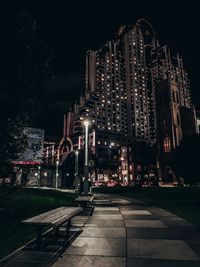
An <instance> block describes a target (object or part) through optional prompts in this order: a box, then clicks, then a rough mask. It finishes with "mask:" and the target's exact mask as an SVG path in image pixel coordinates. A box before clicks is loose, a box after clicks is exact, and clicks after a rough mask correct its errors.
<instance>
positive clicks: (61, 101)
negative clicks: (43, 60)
mask: <svg viewBox="0 0 200 267" xmlns="http://www.w3.org/2000/svg"><path fill="white" fill-rule="evenodd" d="M25 2H26V1H25ZM195 2H197V1H187V4H184V3H183V1H180V2H178V1H175V0H174V1H153V0H151V1H150V0H149V1H138V0H137V1H124V0H123V1H108V0H107V1H105V2H104V1H99V0H98V1H97V0H96V1H95V0H93V1H73V2H70V1H68V0H65V1H61V0H48V1H46V0H32V1H29V3H30V4H29V8H28V9H29V12H30V13H31V15H32V16H33V18H34V19H35V20H36V21H37V24H38V34H39V36H40V38H42V39H43V40H45V41H46V42H48V43H49V45H50V46H51V47H52V48H53V50H54V53H55V57H56V58H55V62H53V65H52V67H53V70H54V72H55V76H56V77H55V79H54V80H52V81H49V82H48V84H47V85H46V100H45V103H44V105H43V113H42V114H41V117H40V119H39V121H38V126H40V127H43V128H45V130H46V133H47V135H57V136H60V135H61V134H62V122H63V113H64V112H65V111H66V110H67V108H68V106H69V104H70V103H73V99H75V98H77V97H78V96H79V95H80V93H81V92H82V91H83V90H84V69H85V54H86V51H87V50H88V49H96V48H98V47H99V46H100V45H101V44H104V43H105V42H106V41H108V40H111V39H112V38H113V37H114V33H115V32H116V30H117V29H118V27H119V26H120V25H121V24H134V23H135V22H136V20H137V19H138V18H141V17H143V18H146V19H147V20H149V21H150V22H151V24H152V25H153V27H154V29H155V31H156V34H157V37H158V39H159V41H160V44H168V45H169V46H170V47H171V50H172V51H173V52H174V53H176V52H179V53H180V54H181V55H182V56H183V59H184V63H185V68H186V70H187V71H188V73H189V76H190V79H191V85H192V88H191V89H192V95H193V99H194V102H195V105H197V106H199V107H200V92H199V88H198V87H199V86H198V81H197V79H198V78H197V77H198V75H199V73H197V72H199V67H198V65H199V64H197V56H198V53H197V51H199V48H197V46H199V44H198V34H199V29H198V23H197V13H198V10H199V8H198V6H197V4H195ZM80 3H82V4H80ZM158 3H159V4H158Z"/></svg>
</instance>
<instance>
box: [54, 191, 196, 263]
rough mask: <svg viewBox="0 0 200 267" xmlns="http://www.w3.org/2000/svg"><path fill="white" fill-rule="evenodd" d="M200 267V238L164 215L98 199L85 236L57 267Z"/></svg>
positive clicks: (125, 201)
mask: <svg viewBox="0 0 200 267" xmlns="http://www.w3.org/2000/svg"><path fill="white" fill-rule="evenodd" d="M64 266H70V267H112V266H114V267H132V266H134V267H147V266H148V267H158V266H159V267H189V266H190V267H191V266H192V267H197V266H198V267H199V266H200V232H199V231H198V230H197V229H196V228H195V227H194V226H193V225H192V224H191V223H189V222H187V221H186V220H184V219H182V218H179V217H177V216H176V215H174V214H172V213H170V212H167V211H165V210H163V209H160V208H156V207H151V206H148V205H145V203H142V202H139V201H134V200H130V199H128V198H122V197H119V198H118V197H117V196H111V195H105V194H98V195H96V196H95V209H94V212H93V215H92V216H91V218H90V219H89V220H88V222H87V224H86V225H85V227H84V228H83V231H82V232H81V234H80V235H79V236H78V237H77V238H76V239H75V240H74V242H73V243H72V244H71V245H70V246H69V247H68V249H67V250H66V251H65V252H64V253H63V254H62V255H61V257H60V258H59V259H58V260H57V261H56V262H55V263H54V265H53V267H64Z"/></svg>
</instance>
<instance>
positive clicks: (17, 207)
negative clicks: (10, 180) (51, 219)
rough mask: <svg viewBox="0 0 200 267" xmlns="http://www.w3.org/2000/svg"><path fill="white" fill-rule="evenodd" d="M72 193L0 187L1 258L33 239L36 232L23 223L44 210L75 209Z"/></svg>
mask: <svg viewBox="0 0 200 267" xmlns="http://www.w3.org/2000/svg"><path fill="white" fill-rule="evenodd" d="M75 197H76V195H75V194H73V193H66V192H59V191H58V192H56V191H54V190H41V189H23V188H21V189H20V188H13V187H8V186H6V187H5V186H0V218H1V219H0V240H1V242H0V258H2V257H4V256H6V255H8V254H9V253H11V252H12V251H13V250H15V249H16V248H18V247H20V246H22V245H23V244H25V243H26V242H27V241H29V240H31V239H32V238H33V237H35V234H36V232H35V229H34V227H32V226H28V225H24V224H22V223H21V221H22V220H24V219H26V218H29V217H32V216H34V215H37V214H40V213H43V212H45V211H48V210H51V209H54V208H57V207H60V206H74V205H75V204H74V202H73V200H74V198H75Z"/></svg>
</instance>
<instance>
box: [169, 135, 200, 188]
mask: <svg viewBox="0 0 200 267" xmlns="http://www.w3.org/2000/svg"><path fill="white" fill-rule="evenodd" d="M170 164H171V166H172V169H173V170H174V171H175V173H176V174H177V175H178V176H180V177H182V178H183V179H184V181H185V182H188V183H190V184H194V183H197V182H200V172H199V165H200V135H193V136H190V137H186V138H184V139H183V140H182V142H181V143H180V145H179V146H178V147H177V148H176V149H175V150H174V152H173V153H172V155H171V158H170Z"/></svg>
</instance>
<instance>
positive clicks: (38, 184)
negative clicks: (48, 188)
mask: <svg viewBox="0 0 200 267" xmlns="http://www.w3.org/2000/svg"><path fill="white" fill-rule="evenodd" d="M40 170H41V166H40V165H39V166H38V176H37V187H39V186H40V178H41V177H40V176H41V172H40Z"/></svg>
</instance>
